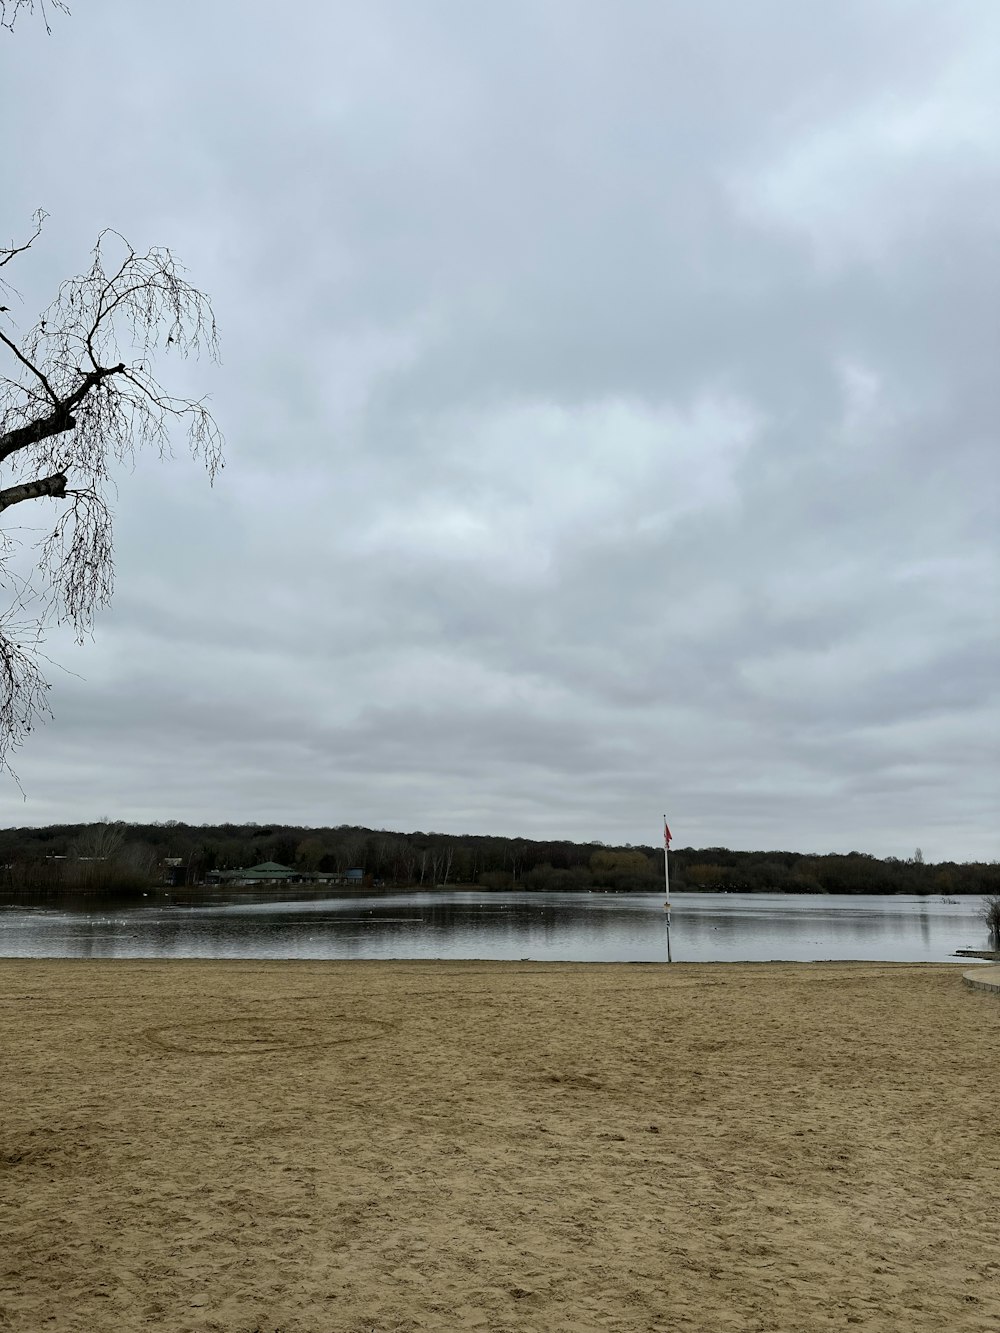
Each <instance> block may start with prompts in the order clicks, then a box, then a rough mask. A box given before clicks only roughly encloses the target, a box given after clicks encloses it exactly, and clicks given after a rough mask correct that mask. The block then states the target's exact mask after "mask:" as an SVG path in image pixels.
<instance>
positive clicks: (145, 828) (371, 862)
mask: <svg viewBox="0 0 1000 1333" xmlns="http://www.w3.org/2000/svg"><path fill="white" fill-rule="evenodd" d="M263 861H276V862H278V863H279V864H281V865H284V866H291V867H293V868H295V869H297V870H300V871H303V872H310V871H327V872H329V871H339V872H345V871H347V870H350V869H361V870H362V871H363V872H364V875H365V883H366V885H368V886H372V885H375V886H385V887H393V888H403V887H406V888H410V887H421V886H422V887H424V888H430V887H434V886H437V887H451V886H455V887H463V886H466V887H467V886H469V885H477V886H478V887H480V888H483V889H488V890H500V889H510V888H518V889H533V890H587V889H600V890H607V891H611V892H621V893H635V892H653V893H655V892H657V891H658V890H659V889H661V888H662V886H663V849H662V848H660V847H656V848H654V847H633V846H629V845H628V844H626V845H624V846H610V845H605V844H604V843H601V842H587V843H578V842H561V841H560V842H552V841H534V840H531V839H527V838H500V837H489V836H481V835H467V834H461V835H458V834H448V833H419V832H418V833H390V832H386V831H385V830H374V829H366V828H355V827H351V826H347V825H340V826H338V827H336V828H298V827H294V826H290V825H287V824H212V825H208V824H203V825H192V824H181V823H178V822H176V821H175V820H167V821H165V822H163V823H156V824H126V823H113V822H110V821H104V822H100V823H97V824H56V825H52V826H50V827H48V828H16V829H14V828H12V829H3V830H0V868H2V869H0V874H2V875H3V876H4V877H5V881H6V888H7V890H8V891H13V892H18V891H20V890H24V889H42V890H44V889H46V888H60V889H63V890H74V889H79V891H81V892H87V891H88V890H96V889H103V890H107V889H121V890H123V891H133V890H143V889H148V888H150V887H151V886H154V885H163V884H165V883H169V884H172V885H173V886H175V887H183V886H184V885H190V886H195V885H198V884H202V883H204V882H205V878H206V876H207V875H208V874H209V872H210V871H212V870H235V869H239V868H241V867H248V866H253V865H257V864H259V863H260V862H263ZM670 887H671V890H675V889H676V890H686V891H695V892H721V891H725V890H740V891H743V892H747V891H749V892H767V891H769V890H770V891H774V890H778V891H784V892H788V893H915V894H919V893H929V894H940V895H942V896H951V895H953V894H954V895H957V894H996V893H1000V862H996V861H991V862H988V863H983V862H964V863H961V864H959V863H956V862H952V861H947V862H939V863H938V864H936V865H928V864H925V863H924V860H923V857H922V856H921V854H920V851H919V849H918V850H917V851H916V852H915V853H914V855H913V856H912V857H908V858H906V859H905V860H904V859H897V858H896V857H886V858H885V859H883V860H879V859H878V858H877V857H874V856H869V855H867V854H866V853H864V852H848V853H846V854H837V855H833V854H825V855H817V854H803V853H800V852H740V851H732V850H730V849H729V848H727V847H703V848H694V847H679V848H677V849H676V850H674V849H671V852H670Z"/></svg>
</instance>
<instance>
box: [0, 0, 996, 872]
mask: <svg viewBox="0 0 1000 1333" xmlns="http://www.w3.org/2000/svg"><path fill="white" fill-rule="evenodd" d="M72 8H73V14H72V17H70V18H66V17H63V16H60V15H55V16H54V17H53V33H52V35H51V36H50V37H46V36H45V34H44V30H43V28H42V26H41V25H40V23H39V22H38V20H37V18H36V19H35V20H31V19H27V20H25V19H22V20H21V21H20V22H19V23H18V25H17V28H16V29H15V32H14V33H13V34H8V33H4V32H0V115H2V117H3V123H4V125H5V127H6V129H5V133H4V171H3V192H2V200H3V210H2V217H0V231H2V233H3V238H4V239H7V238H8V237H10V236H16V235H18V234H19V233H21V232H24V231H26V229H27V225H28V222H29V219H30V216H31V213H32V211H33V210H34V209H35V208H36V207H38V206H42V207H44V208H46V209H47V210H48V211H49V213H50V214H51V220H50V222H49V224H48V227H47V229H46V232H45V234H44V236H43V238H42V240H41V241H40V242H39V243H38V244H37V246H36V248H35V250H34V251H33V252H32V254H31V255H30V257H29V259H28V260H27V261H26V262H24V263H22V264H21V265H20V266H19V268H18V269H17V271H16V272H14V271H12V269H11V268H8V269H7V270H6V271H5V272H6V273H9V274H10V275H11V277H12V280H13V281H14V282H15V283H16V285H17V286H18V288H19V290H20V292H21V294H22V295H23V297H24V301H25V304H24V306H18V307H17V309H16V310H15V315H16V316H17V318H18V320H19V321H20V322H21V324H22V326H23V327H26V326H27V324H28V323H30V322H31V320H32V319H33V318H34V316H35V314H36V313H37V311H38V310H39V309H40V308H41V306H43V305H44V304H46V303H47V301H48V300H49V299H50V297H51V295H52V294H53V291H54V287H55V285H56V284H57V283H58V281H59V280H60V279H61V278H62V277H65V276H69V275H71V274H73V273H76V272H78V271H80V270H81V269H82V268H83V267H85V265H86V261H87V254H88V250H89V248H90V246H91V245H92V244H93V241H94V239H95V236H96V234H97V232H98V231H99V230H100V229H101V228H102V227H104V226H109V225H110V226H114V227H115V228H117V229H118V230H119V231H121V232H123V233H124V234H125V235H127V236H128V238H129V239H130V240H131V241H132V243H133V244H134V245H135V246H136V247H139V248H145V247H147V246H148V245H151V244H160V245H168V246H170V247H171V248H172V249H174V250H175V251H176V253H177V254H178V255H179V256H180V257H181V258H182V259H183V261H184V262H185V263H186V264H187V266H188V268H189V270H190V275H191V278H192V280H193V281H195V282H196V283H197V284H198V285H199V286H201V287H203V288H204V289H205V290H206V291H208V292H209V294H210V295H211V297H212V300H213V303H214V306H215V310H216V314H217V317H218V320H219V325H220V329H221V335H222V354H223V364H222V365H221V366H218V367H216V366H213V365H212V364H211V363H205V362H202V363H198V364H195V365H192V364H190V363H180V364H179V365H176V366H174V365H171V364H170V362H169V361H164V362H162V363H161V364H160V367H159V369H160V376H161V379H162V380H163V381H164V382H165V383H166V384H168V385H169V386H175V387H176V388H177V389H178V390H179V391H181V392H192V393H200V392H210V393H211V394H212V398H213V404H214V408H215V411H216V415H217V417H218V420H219V422H220V424H221V426H222V427H223V429H224V431H225V434H226V437H227V466H226V469H225V471H224V473H223V474H222V475H221V477H220V478H219V479H218V480H217V482H216V485H215V487H214V488H210V487H209V484H208V482H207V480H206V479H205V476H204V472H203V471H201V470H200V469H199V468H198V466H197V465H196V464H194V463H192V462H191V461H190V460H189V459H187V458H186V457H185V455H184V453H183V451H180V452H179V454H178V457H177V459H176V460H175V461H174V462H172V463H168V464H165V465H163V464H160V463H158V462H156V461H154V460H152V459H150V460H149V461H146V462H143V463H142V464H140V466H138V467H137V468H136V470H135V472H134V473H131V474H123V475H122V476H121V477H120V478H119V496H118V501H117V506H116V508H117V559H118V588H117V594H116V598H115V603H114V607H113V609H112V610H111V611H110V612H107V613H105V614H104V615H103V616H102V617H101V619H100V620H99V622H98V626H97V632H96V637H95V640H94V641H93V642H91V643H88V644H86V645H85V646H84V647H82V648H76V647H74V646H73V645H72V643H71V642H67V641H65V640H63V639H62V638H60V637H59V636H58V635H54V636H52V637H50V640H49V650H50V652H51V654H52V656H53V657H55V658H56V660H57V661H58V662H59V663H61V664H62V665H63V666H64V667H65V668H67V670H66V671H61V670H56V669H54V670H53V671H52V673H51V679H52V681H53V683H54V687H55V688H54V690H53V693H52V703H53V709H54V713H55V716H54V718H53V720H52V721H51V722H50V723H48V724H47V725H46V726H45V727H44V728H43V729H42V730H41V731H40V732H38V733H36V734H34V735H33V736H32V737H31V738H30V743H29V744H28V745H27V746H26V747H25V748H24V749H23V750H22V751H21V753H20V755H19V757H18V759H17V762H16V767H17V770H18V773H19V775H20V778H21V782H22V785H23V787H24V790H25V792H26V794H27V799H26V800H22V799H21V797H20V795H19V793H18V792H17V790H16V788H14V787H13V785H12V784H9V783H8V784H6V785H5V786H4V788H3V789H2V792H0V822H3V823H5V824H44V823H49V822H57V821H69V820H73V821H75V820H81V819H93V818H97V817H99V816H102V815H109V816H111V817H113V818H125V819H169V818H175V819H184V820H189V821H193V822H196V823H200V822H209V821H215V820H220V819H229V820H234V821H238V822H243V821H249V820H281V821H286V822H292V823H302V824H340V823H351V824H354V823H358V824H365V825H370V826H375V827H386V828H392V829H402V830H409V829H416V828H420V829H424V830H430V829H434V830H440V831H447V832H456V833H460V832H492V833H503V834H521V835H526V836H529V837H570V838H575V839H581V840H588V839H597V838H599V839H603V840H605V841H631V842H647V843H649V842H654V841H656V839H657V838H658V834H659V822H660V818H661V814H662V812H663V811H664V810H666V811H667V813H668V815H669V818H670V823H671V826H672V829H673V833H674V837H675V841H676V843H677V844H678V845H681V846H686V845H694V846H711V845H726V846H731V847H739V848H775V847H782V848H792V849H798V850H802V851H838V850H839V851H848V850H850V849H852V848H857V849H859V850H864V851H871V852H874V853H876V854H878V855H896V856H908V855H910V854H912V852H913V850H914V848H915V847H917V846H920V847H922V849H923V851H924V854H925V857H926V858H927V859H928V860H940V859H946V858H953V859H957V860H965V859H973V858H992V857H996V856H997V855H998V854H1000V850H998V849H1000V837H998V829H1000V818H998V816H1000V778H998V767H997V758H998V744H1000V703H998V690H1000V669H998V667H1000V662H998V657H1000V652H998V648H1000V618H998V608H1000V572H998V570H1000V561H998V549H997V502H998V498H1000V484H998V475H1000V474H998V469H1000V464H998V454H997V436H998V430H1000V6H997V5H995V4H992V3H988V2H987V0H971V2H970V0H839V3H837V4H836V5H830V4H825V3H820V2H819V0H815V2H812V0H809V2H805V0H803V2H802V3H799V2H798V0H794V2H793V0H780V2H779V0H754V3H751V4H737V3H734V2H733V0H673V2H672V3H665V2H664V0H615V2H614V3H611V0H602V3H596V2H594V0H565V2H562V0H505V3H503V4H486V3H479V2H478V0H424V2H423V3H419V4H417V3H412V0H365V3H364V4H358V3H346V2H343V3H342V2H341V0H322V2H321V0H302V2H301V3H298V4H295V5H292V6H276V5H273V4H267V5H265V4H262V3H259V2H258V0H240V3H236V0H216V2H215V3H211V4H206V3H205V0H173V3H171V4H168V5H164V4H157V5H153V4H136V3H135V0H74V2H73V5H72ZM39 504H40V505H41V504H44V505H48V506H50V509H49V510H48V511H45V512H43V511H42V510H41V509H39V510H38V511H37V512H36V514H33V515H32V516H31V520H32V521H35V520H36V519H37V521H38V522H41V521H43V519H45V518H46V517H54V512H53V511H52V509H51V506H52V505H53V504H54V502H49V501H44V502H39ZM18 516H19V518H20V519H22V520H24V521H27V519H26V518H25V515H24V514H23V513H20V514H19V515H18ZM70 673H74V674H70Z"/></svg>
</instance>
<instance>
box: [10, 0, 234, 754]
mask: <svg viewBox="0 0 1000 1333" xmlns="http://www.w3.org/2000/svg"><path fill="white" fill-rule="evenodd" d="M0 6H2V8H0V17H2V19H3V21H4V23H5V24H7V25H8V26H9V24H10V23H12V22H13V19H14V18H15V17H16V14H17V11H18V9H20V8H27V9H29V10H30V9H31V7H32V6H31V0H14V4H13V7H12V6H11V5H10V4H9V3H4V0H0ZM45 216H46V215H45V213H44V212H41V211H40V212H38V213H37V214H36V215H35V218H34V228H33V231H32V232H31V234H30V235H28V236H27V237H26V238H24V239H23V240H21V241H20V243H18V242H15V241H11V242H10V243H9V244H7V245H3V244H0V354H3V353H5V354H6V358H7V365H6V366H5V367H3V368H2V369H3V370H5V371H6V373H0V468H6V469H8V471H9V483H10V484H7V485H3V484H2V483H0V514H6V513H7V511H9V510H11V509H12V508H13V507H14V506H16V505H20V504H24V503H26V502H27V501H37V502H39V503H40V504H41V505H42V506H44V507H45V509H46V510H48V511H49V512H50V506H51V504H52V502H57V503H58V504H59V506H60V508H59V512H58V514H57V516H56V519H55V522H54V523H52V524H49V522H48V521H46V524H45V527H44V528H43V529H42V530H41V533H39V531H37V530H35V531H32V530H29V529H24V528H19V527H16V526H10V525H9V524H4V526H3V528H2V529H0V583H2V586H3V588H4V591H5V592H6V593H7V594H8V596H9V604H8V605H7V607H6V609H2V608H0V768H3V769H6V770H7V771H8V772H10V756H11V753H12V751H13V750H15V749H16V748H17V747H18V746H19V745H20V744H21V743H22V741H23V740H24V737H25V735H26V734H27V733H28V732H29V731H30V730H31V728H32V725H33V724H34V722H35V721H36V720H37V719H38V718H39V717H40V716H41V715H44V714H47V713H48V705H47V691H48V685H47V683H46V681H45V679H44V675H43V672H42V669H41V662H42V661H44V660H45V659H44V655H43V653H42V651H41V650H42V645H43V643H44V639H45V632H46V629H47V628H49V627H51V626H52V625H53V624H55V623H60V624H68V625H71V626H72V628H73V630H74V632H75V635H76V638H77V640H78V641H81V640H82V639H84V638H85V637H87V636H88V635H89V634H90V632H91V630H92V628H93V618H94V613H95V612H96V611H97V610H99V609H100V608H102V607H105V606H107V604H108V602H109V601H110V599H111V594H112V592H113V590H114V562H113V554H114V550H113V541H112V513H111V508H110V506H109V503H108V492H109V490H111V489H112V479H111V468H112V465H113V464H115V463H127V462H129V461H131V460H133V459H134V457H135V455H136V453H138V452H139V451H140V450H143V449H152V450H153V451H154V452H156V453H158V454H159V456H160V457H161V458H165V457H168V456H169V455H170V453H171V436H172V433H173V431H174V430H175V429H176V428H178V427H181V428H183V429H185V430H186V434H187V439H188V444H189V447H190V450H191V453H192V454H193V455H194V456H200V457H201V458H202V459H203V460H204V462H205V465H206V467H207V469H208V473H209V477H210V478H214V477H215V474H216V472H217V470H218V469H219V468H220V467H221V466H222V437H221V434H220V432H219V429H218V427H217V425H216V423H215V421H214V419H213V417H212V415H211V413H210V412H209V411H208V408H207V406H206V403H205V400H204V399H190V398H180V397H175V396H174V395H172V394H169V393H167V392H166V390H165V389H164V388H163V387H162V386H161V384H160V382H159V380H158V379H157V377H156V375H155V374H154V371H153V363H154V360H155V357H156V354H157V352H165V351H170V352H176V353H179V354H180V355H181V356H185V357H186V356H188V355H190V354H192V353H194V354H196V355H197V354H198V353H201V352H205V353H206V354H208V355H209V356H210V357H212V358H213V359H217V355H218V343H217V335H216V327H215V317H214V315H213V313H212V307H211V304H210V302H209V300H208V297H207V296H206V295H205V294H204V293H203V292H201V291H199V290H198V289H197V288H196V287H194V286H192V285H191V283H190V282H188V280H187V278H186V276H185V270H184V269H183V267H182V266H181V265H180V264H179V263H178V262H177V260H176V259H175V258H174V256H173V254H171V252H170V251H169V250H166V249H161V248H154V249H151V250H147V251H146V252H145V253H139V252H137V251H136V250H134V249H133V248H132V246H130V245H129V244H128V242H127V241H126V240H125V238H124V237H123V236H121V235H120V234H119V233H118V232H115V231H112V230H106V231H103V232H102V233H101V234H100V236H99V237H98V239H97V244H96V245H95V246H94V249H93V252H92V254H91V260H90V267H89V268H88V269H87V271H86V272H85V273H83V274H81V275H80V276H79V277H76V278H71V279H69V280H67V281H65V282H64V283H63V284H62V285H61V286H60V288H59V290H58V292H57V294H56V297H55V300H54V301H53V302H52V304H51V305H50V306H49V307H48V309H47V310H46V311H45V312H44V314H43V315H42V316H41V318H40V319H39V320H38V322H37V323H36V324H35V325H34V326H33V327H32V328H30V329H29V330H28V331H27V333H25V334H24V335H23V336H21V337H18V336H17V333H16V328H15V325H14V323H13V319H12V315H11V310H10V302H11V301H12V300H14V299H16V298H15V296H14V295H12V288H11V287H10V286H9V285H8V284H7V283H5V282H4V279H5V278H6V277H7V274H6V272H4V270H5V269H7V266H8V265H10V264H12V263H13V262H14V261H15V260H17V259H19V258H23V256H24V255H25V254H26V252H27V251H29V250H30V249H31V247H32V246H33V245H34V244H35V242H36V241H37V240H38V238H39V236H40V235H41V232H42V227H43V225H44V222H45Z"/></svg>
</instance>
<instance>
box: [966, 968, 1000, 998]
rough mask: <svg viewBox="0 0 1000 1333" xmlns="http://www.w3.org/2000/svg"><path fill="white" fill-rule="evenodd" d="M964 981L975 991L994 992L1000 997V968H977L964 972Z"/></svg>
mask: <svg viewBox="0 0 1000 1333" xmlns="http://www.w3.org/2000/svg"><path fill="white" fill-rule="evenodd" d="M962 980H963V981H964V982H965V984H966V985H967V986H971V987H972V988H973V989H974V990H985V991H993V992H994V993H995V994H997V995H1000V967H976V968H973V970H972V971H971V972H963V973H962Z"/></svg>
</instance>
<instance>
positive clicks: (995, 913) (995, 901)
mask: <svg viewBox="0 0 1000 1333" xmlns="http://www.w3.org/2000/svg"><path fill="white" fill-rule="evenodd" d="M980 915H981V916H982V918H983V920H984V921H985V922H986V929H987V930H988V931H989V932H990V944H991V945H992V946H993V948H994V949H1000V893H991V894H988V895H987V896H986V897H985V898H984V899H983V909H982V912H981V914H980Z"/></svg>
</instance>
